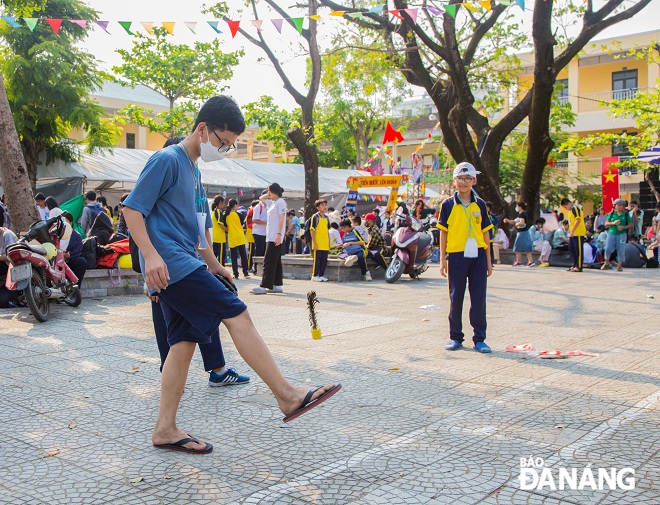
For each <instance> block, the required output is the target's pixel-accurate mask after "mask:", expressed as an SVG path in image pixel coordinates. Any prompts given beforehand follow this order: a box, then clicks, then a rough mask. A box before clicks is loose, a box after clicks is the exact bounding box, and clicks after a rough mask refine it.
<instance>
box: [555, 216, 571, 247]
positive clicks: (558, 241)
mask: <svg viewBox="0 0 660 505" xmlns="http://www.w3.org/2000/svg"><path fill="white" fill-rule="evenodd" d="M568 242H569V240H568V220H566V219H564V220H563V221H562V222H561V226H560V227H559V228H557V229H556V230H555V233H554V235H553V236H552V248H553V249H557V250H559V251H568Z"/></svg>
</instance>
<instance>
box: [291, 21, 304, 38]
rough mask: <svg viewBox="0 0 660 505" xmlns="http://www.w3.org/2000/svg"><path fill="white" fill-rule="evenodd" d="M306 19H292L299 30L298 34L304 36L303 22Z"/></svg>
mask: <svg viewBox="0 0 660 505" xmlns="http://www.w3.org/2000/svg"><path fill="white" fill-rule="evenodd" d="M304 20H305V18H291V21H293V24H294V25H296V30H298V33H299V34H301V35H302V30H303V28H302V25H303V21H304Z"/></svg>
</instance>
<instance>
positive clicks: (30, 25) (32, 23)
mask: <svg viewBox="0 0 660 505" xmlns="http://www.w3.org/2000/svg"><path fill="white" fill-rule="evenodd" d="M23 21H25V24H26V25H27V27H28V28H29V29H30V31H31V32H33V31H34V28H35V27H36V26H37V23H38V22H39V18H23Z"/></svg>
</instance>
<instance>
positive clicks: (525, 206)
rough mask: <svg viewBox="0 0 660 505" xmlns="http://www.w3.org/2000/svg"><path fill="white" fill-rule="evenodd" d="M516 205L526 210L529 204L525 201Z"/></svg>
mask: <svg viewBox="0 0 660 505" xmlns="http://www.w3.org/2000/svg"><path fill="white" fill-rule="evenodd" d="M516 205H517V206H518V207H520V208H521V209H522V210H525V209H526V208H527V204H526V203H525V202H518V203H517V204H516Z"/></svg>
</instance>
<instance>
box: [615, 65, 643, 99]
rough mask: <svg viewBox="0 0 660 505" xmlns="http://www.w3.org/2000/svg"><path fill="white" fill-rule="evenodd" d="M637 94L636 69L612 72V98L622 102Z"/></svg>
mask: <svg viewBox="0 0 660 505" xmlns="http://www.w3.org/2000/svg"><path fill="white" fill-rule="evenodd" d="M636 94H637V69H635V70H623V71H621V72H612V98H613V99H614V100H623V99H624V98H633V97H634V96H635V95H636Z"/></svg>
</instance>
